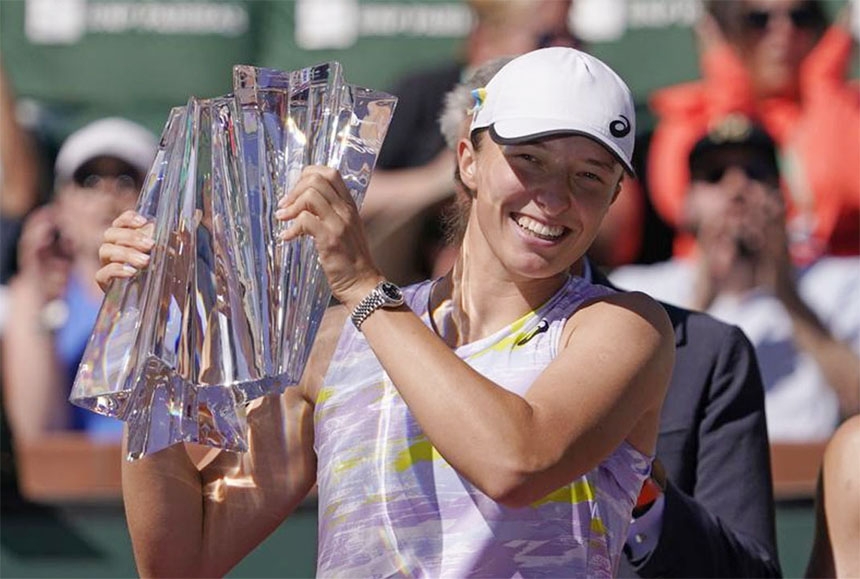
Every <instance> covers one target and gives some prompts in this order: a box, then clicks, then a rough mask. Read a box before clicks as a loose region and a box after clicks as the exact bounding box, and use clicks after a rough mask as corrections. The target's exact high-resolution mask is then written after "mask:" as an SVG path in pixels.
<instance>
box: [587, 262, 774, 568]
mask: <svg viewBox="0 0 860 579" xmlns="http://www.w3.org/2000/svg"><path fill="white" fill-rule="evenodd" d="M592 271H594V281H595V282H596V283H600V284H603V285H607V286H610V287H612V284H611V283H610V282H609V281H608V280H607V279H606V278H605V276H603V275H602V274H600V273H599V272H598V271H597V270H596V268H592ZM662 305H663V307H664V308H665V309H666V312H667V313H668V314H669V318H670V319H671V321H672V325H673V326H674V328H675V369H674V371H673V373H672V381H671V383H670V385H669V390H668V392H667V394H666V399H665V401H664V403H663V411H662V414H661V417H660V434H659V438H658V440H657V457H658V458H659V459H660V461H661V462H662V463H663V465H664V467H665V470H666V475H667V479H668V484H667V487H666V491H665V505H664V511H663V524H662V530H661V532H660V539H659V541H658V543H657V546H656V547H655V549H654V551H653V552H652V553H651V554H650V555H649V556H648V557H647V558H646V559H645V560H644V561H642V562H640V563H639V564H638V565H637V566H636V567H634V566H632V565H631V564H630V563H629V562H628V561H627V560H626V559H622V561H621V565H620V568H619V572H618V574H619V576H620V577H637V576H639V577H779V576H780V575H781V570H780V567H779V560H778V558H777V552H776V538H775V529H774V503H773V484H772V479H771V472H770V453H769V446H768V438H767V424H766V422H765V414H764V387H763V386H762V381H761V374H760V373H759V368H758V362H757V360H756V357H755V351H754V350H753V347H752V344H750V342H749V340H748V339H747V337H746V335H744V333H743V332H742V331H741V330H740V328H738V327H737V326H731V325H729V324H725V323H723V322H720V321H717V320H716V319H714V318H712V317H711V316H709V315H707V314H704V313H700V312H694V311H690V310H687V309H684V308H679V307H676V306H672V305H669V304H662Z"/></svg>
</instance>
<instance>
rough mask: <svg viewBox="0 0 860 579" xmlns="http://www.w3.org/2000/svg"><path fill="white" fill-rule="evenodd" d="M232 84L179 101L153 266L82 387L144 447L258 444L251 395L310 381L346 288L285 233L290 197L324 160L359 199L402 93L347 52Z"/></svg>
mask: <svg viewBox="0 0 860 579" xmlns="http://www.w3.org/2000/svg"><path fill="white" fill-rule="evenodd" d="M233 82H234V93H233V94H232V95H227V96H224V97H218V98H212V99H196V98H191V99H189V101H188V104H187V105H186V106H185V107H180V108H176V109H174V110H173V111H171V114H170V117H169V119H168V122H167V124H166V125H165V128H164V131H163V133H162V138H161V143H160V147H159V151H158V154H157V156H156V160H155V163H154V164H153V166H152V169H151V170H150V173H149V175H148V176H147V180H146V185H145V186H144V188H143V190H142V191H141V196H140V199H139V202H138V211H139V212H140V213H142V214H143V215H145V216H147V217H148V218H150V219H151V220H152V221H153V222H154V224H155V233H154V238H155V246H154V248H153V250H152V255H151V259H150V265H149V267H148V268H147V269H146V270H143V271H141V272H140V273H138V274H137V275H136V276H135V277H134V278H132V279H130V280H117V281H115V282H114V283H113V285H112V286H111V288H110V289H109V291H108V292H107V294H106V296H105V299H104V302H103V304H102V309H101V311H100V313H99V316H98V320H97V322H96V326H95V328H94V330H93V334H92V336H91V338H90V341H89V343H88V345H87V349H86V352H85V354H84V358H83V361H82V362H81V365H80V368H79V370H78V375H77V377H76V380H75V384H74V387H73V389H72V394H71V396H70V399H71V401H72V402H73V403H75V404H77V405H79V406H83V407H85V408H88V409H90V410H92V411H94V412H98V413H100V414H104V415H106V416H112V417H115V418H119V419H122V420H125V421H127V422H128V423H129V435H128V457H129V458H130V459H133V458H139V457H141V456H144V455H146V454H149V453H152V452H155V451H157V450H159V449H162V448H165V447H167V446H169V445H172V444H175V443H177V442H183V441H185V442H198V443H201V444H207V445H210V446H214V447H218V448H224V449H229V450H237V451H243V450H247V444H248V443H247V438H246V422H245V404H246V403H248V402H250V401H252V400H254V399H256V398H259V397H260V396H264V395H266V394H279V393H281V392H283V390H284V388H286V387H288V386H291V385H295V384H296V383H298V380H299V378H300V377H301V374H302V372H303V370H304V367H305V365H306V363H307V357H308V354H309V353H310V348H311V345H312V344H313V341H314V338H315V337H316V333H317V330H318V328H319V324H320V321H321V319H322V315H323V312H324V310H325V308H326V307H327V306H328V304H329V301H330V299H331V291H330V289H329V287H328V284H327V282H326V280H325V276H324V275H323V273H322V270H321V268H320V266H319V263H318V261H317V254H316V250H315V248H314V245H313V242H312V241H311V240H309V239H306V238H302V239H298V240H294V241H291V242H290V243H286V244H284V243H280V242H277V234H278V232H279V230H280V227H282V226H280V225H278V224H277V223H278V222H277V221H276V220H275V219H274V211H275V209H276V206H277V201H278V199H279V198H280V197H281V196H282V195H284V194H286V193H287V192H288V191H289V190H290V189H291V188H292V187H293V186H294V185H295V183H296V182H297V180H298V178H299V175H300V173H301V171H302V169H303V168H304V167H305V166H307V165H309V164H319V165H328V166H330V167H335V168H338V169H339V170H340V172H341V174H342V175H343V178H344V181H345V182H346V184H347V186H348V187H349V188H350V190H351V192H352V195H353V197H354V199H355V200H356V203H359V204H360V203H361V201H362V199H363V197H364V193H365V191H366V189H367V185H368V183H369V180H370V175H371V172H372V170H373V167H374V164H375V162H376V156H377V154H378V152H379V149H380V147H381V145H382V140H383V139H384V137H385V133H386V131H387V129H388V123H389V122H390V120H391V115H392V114H393V111H394V106H395V103H396V99H395V98H394V97H392V96H391V95H389V94H386V93H382V92H377V91H372V90H368V89H364V88H360V87H355V86H352V85H348V84H345V83H344V81H343V77H342V71H341V67H340V64H338V63H336V62H330V63H324V64H321V65H317V66H314V67H309V68H305V69H301V70H297V71H291V72H283V71H277V70H272V69H264V68H255V67H250V66H236V67H234V69H233Z"/></svg>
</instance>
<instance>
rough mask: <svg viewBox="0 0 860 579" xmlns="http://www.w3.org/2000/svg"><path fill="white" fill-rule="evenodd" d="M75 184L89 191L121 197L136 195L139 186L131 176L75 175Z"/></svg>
mask: <svg viewBox="0 0 860 579" xmlns="http://www.w3.org/2000/svg"><path fill="white" fill-rule="evenodd" d="M74 181H75V183H76V184H77V185H78V187H80V188H81V189H85V190H89V191H102V190H103V191H106V192H107V191H109V192H113V193H119V194H121V195H137V193H138V192H139V191H140V187H141V185H140V184H139V183H138V180H137V179H135V178H134V177H132V176H131V175H125V174H122V175H95V174H89V175H79V176H78V175H76V176H75V178H74Z"/></svg>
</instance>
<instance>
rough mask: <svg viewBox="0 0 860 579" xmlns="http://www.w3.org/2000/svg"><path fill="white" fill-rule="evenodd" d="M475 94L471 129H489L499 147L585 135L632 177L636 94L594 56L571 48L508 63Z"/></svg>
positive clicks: (549, 50) (548, 50)
mask: <svg viewBox="0 0 860 579" xmlns="http://www.w3.org/2000/svg"><path fill="white" fill-rule="evenodd" d="M476 93H477V94H476V99H477V100H478V103H479V104H478V106H477V108H476V111H475V116H474V117H473V119H472V127H471V131H475V130H476V129H482V128H489V129H490V135H491V137H492V138H493V140H494V141H496V142H497V143H501V144H513V143H521V142H524V141H529V140H534V139H537V138H541V137H548V136H553V135H564V134H575V135H585V136H587V137H591V138H592V139H594V140H596V141H597V142H599V143H601V144H602V145H603V146H605V147H606V148H607V149H608V150H609V151H610V152H611V153H612V154H613V155H614V156H615V157H616V158H617V159H618V160H619V161H620V162H621V164H622V165H623V166H624V168H625V169H626V170H627V171H628V172H629V173H630V174H633V173H634V171H633V162H632V161H633V144H634V141H635V137H636V111H635V108H634V105H633V96H632V95H631V94H630V89H629V88H627V85H626V84H625V83H624V81H623V80H621V77H619V76H618V75H617V74H616V73H615V71H613V70H612V69H611V68H609V67H608V66H607V65H606V64H604V63H603V62H601V61H600V60H598V59H596V58H594V57H593V56H591V55H589V54H586V53H584V52H582V51H579V50H576V49H573V48H563V47H553V48H542V49H540V50H534V51H532V52H528V53H526V54H524V55H522V56H519V57H517V58H515V59H514V60H512V61H511V62H509V63H508V64H507V65H505V66H504V67H503V68H502V69H501V70H500V71H499V72H498V73H496V76H494V77H493V79H492V80H491V81H490V82H489V83H487V86H486V87H485V88H484V89H478V90H477V91H476Z"/></svg>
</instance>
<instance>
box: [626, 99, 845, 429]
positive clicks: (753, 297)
mask: <svg viewBox="0 0 860 579" xmlns="http://www.w3.org/2000/svg"><path fill="white" fill-rule="evenodd" d="M688 168H689V171H690V175H691V183H690V188H689V191H688V193H687V196H686V199H685V205H684V211H683V214H682V215H683V216H682V221H681V223H682V224H683V226H684V227H685V228H686V230H687V231H689V232H690V233H691V235H692V236H693V237H694V238H695V242H696V245H695V247H694V248H693V252H692V253H691V254H690V255H689V256H687V257H685V258H675V259H672V260H670V261H667V262H664V263H660V264H656V265H651V266H626V267H623V268H619V269H617V270H615V271H614V272H612V274H611V276H610V279H612V281H613V282H614V283H616V284H618V286H620V287H625V288H630V289H636V290H640V291H644V292H646V293H648V294H649V295H651V296H653V297H655V298H657V299H662V300H665V301H668V302H670V303H675V304H678V305H682V306H686V307H690V308H693V309H699V310H703V311H707V312H708V313H710V314H711V315H713V316H714V317H716V318H717V319H720V320H722V321H725V322H728V323H732V324H736V325H738V326H740V327H741V329H743V330H744V332H745V333H746V334H747V336H749V338H750V340H751V341H752V342H753V345H754V346H755V348H756V355H757V357H758V359H759V364H760V366H761V371H762V377H763V379H764V385H765V414H766V416H767V426H768V434H769V438H770V440H771V441H782V442H792V441H816V440H826V439H827V438H828V437H829V436H830V435H831V434H833V431H834V430H835V428H836V427H837V425H838V424H839V423H840V421H841V420H842V419H844V418H845V417H848V416H852V415H854V414H857V413H858V411H860V400H858V397H860V393H859V392H858V390H857V384H858V383H860V301H858V300H857V295H860V267H858V266H857V265H858V264H857V258H856V257H835V256H826V257H822V258H819V259H818V260H816V261H815V262H813V263H811V264H808V265H806V266H804V267H802V268H799V267H795V266H794V265H793V264H792V262H791V259H790V256H789V245H790V244H789V239H788V230H787V228H786V223H785V216H786V207H785V202H784V198H783V195H782V193H781V191H780V179H779V176H780V174H779V168H778V166H777V160H776V148H775V144H774V142H773V141H772V139H771V138H770V136H769V135H768V134H767V133H766V132H765V131H764V130H762V129H761V128H760V127H758V126H756V125H754V124H753V123H751V122H750V120H749V119H748V118H746V117H743V116H740V115H732V116H729V117H726V118H725V119H724V120H722V121H721V122H720V123H718V124H717V125H716V126H715V127H714V129H712V130H711V131H710V132H708V133H707V134H706V135H705V136H703V137H702V138H701V139H700V140H699V141H698V142H697V143H696V144H695V145H694V147H693V150H692V152H691V154H690V158H689V163H688Z"/></svg>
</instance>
